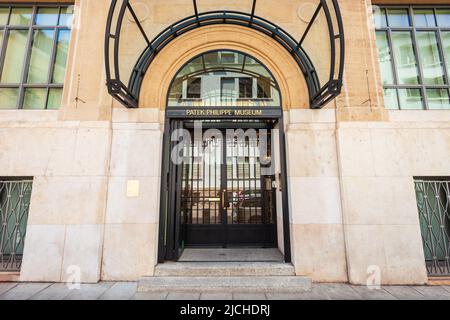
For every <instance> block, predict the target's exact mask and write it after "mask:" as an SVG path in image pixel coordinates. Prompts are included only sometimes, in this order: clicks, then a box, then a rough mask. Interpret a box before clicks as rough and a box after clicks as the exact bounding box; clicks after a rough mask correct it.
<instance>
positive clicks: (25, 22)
mask: <svg viewBox="0 0 450 320" xmlns="http://www.w3.org/2000/svg"><path fill="white" fill-rule="evenodd" d="M32 12H33V9H31V8H19V7H16V8H12V9H11V17H10V19H9V24H10V25H11V26H29V25H30V22H31V14H32Z"/></svg>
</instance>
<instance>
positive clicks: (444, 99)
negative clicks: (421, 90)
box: [427, 89, 450, 110]
mask: <svg viewBox="0 0 450 320" xmlns="http://www.w3.org/2000/svg"><path fill="white" fill-rule="evenodd" d="M427 98H428V108H429V109H432V110H433V109H450V100H449V95H448V90H447V89H427Z"/></svg>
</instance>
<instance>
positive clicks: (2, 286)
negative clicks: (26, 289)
mask: <svg viewBox="0 0 450 320" xmlns="http://www.w3.org/2000/svg"><path fill="white" fill-rule="evenodd" d="M15 286H17V283H15V282H4V283H0V296H1V295H2V294H4V293H5V292H7V291H9V290H11V289H12V288H14V287H15Z"/></svg>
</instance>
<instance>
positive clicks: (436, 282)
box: [428, 277, 450, 286]
mask: <svg viewBox="0 0 450 320" xmlns="http://www.w3.org/2000/svg"><path fill="white" fill-rule="evenodd" d="M428 285H429V286H450V277H433V278H429V279H428Z"/></svg>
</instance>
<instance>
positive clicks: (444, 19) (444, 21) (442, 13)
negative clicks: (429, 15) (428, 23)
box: [436, 9, 450, 28]
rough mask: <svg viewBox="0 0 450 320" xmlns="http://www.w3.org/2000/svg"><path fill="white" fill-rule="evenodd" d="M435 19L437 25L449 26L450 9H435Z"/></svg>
mask: <svg viewBox="0 0 450 320" xmlns="http://www.w3.org/2000/svg"><path fill="white" fill-rule="evenodd" d="M436 19H437V23H438V26H439V27H447V28H448V27H450V9H436Z"/></svg>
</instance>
